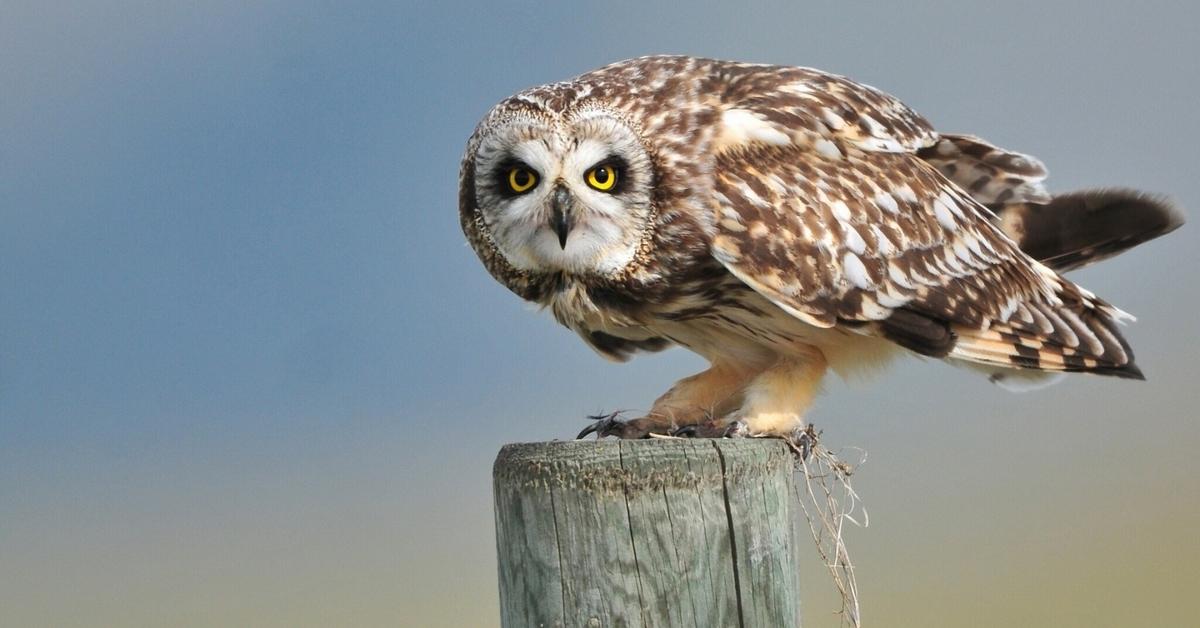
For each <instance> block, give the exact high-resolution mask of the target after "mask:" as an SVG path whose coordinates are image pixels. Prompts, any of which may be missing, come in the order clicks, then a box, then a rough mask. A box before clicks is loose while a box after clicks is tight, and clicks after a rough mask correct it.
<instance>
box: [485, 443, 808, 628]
mask: <svg viewBox="0 0 1200 628" xmlns="http://www.w3.org/2000/svg"><path fill="white" fill-rule="evenodd" d="M792 465H793V458H792V454H791V452H790V450H789V449H788V448H787V446H786V445H784V444H783V443H781V442H779V441H776V440H769V439H761V440H759V439H649V440H627V441H566V442H548V443H528V444H516V445H506V446H505V447H504V448H503V449H501V450H500V455H499V456H497V458H496V465H495V469H494V474H493V477H494V490H495V499H496V545H497V550H498V554H499V568H500V617H501V624H502V625H503V626H505V628H528V627H532V626H539V627H546V628H551V627H554V628H575V627H580V628H584V627H586V628H593V627H596V628H599V627H603V628H609V627H615V626H629V627H640V626H645V627H650V626H656V627H657V626H663V627H669V628H675V627H679V626H694V627H697V628H708V627H718V628H725V627H727V626H735V627H741V628H781V627H790V626H799V625H800V590H799V566H798V564H797V552H796V549H797V543H796V538H795V528H794V525H793V523H794V517H796V516H797V514H798V511H799V508H798V507H797V505H796V504H795V496H794V494H793V481H794V480H793V474H792Z"/></svg>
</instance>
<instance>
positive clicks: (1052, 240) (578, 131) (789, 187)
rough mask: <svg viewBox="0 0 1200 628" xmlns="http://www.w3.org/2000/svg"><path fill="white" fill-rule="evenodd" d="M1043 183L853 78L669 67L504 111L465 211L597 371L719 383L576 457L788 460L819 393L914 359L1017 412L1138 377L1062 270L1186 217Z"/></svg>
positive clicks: (1127, 198)
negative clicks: (612, 445) (629, 369)
mask: <svg viewBox="0 0 1200 628" xmlns="http://www.w3.org/2000/svg"><path fill="white" fill-rule="evenodd" d="M1045 177H1046V171H1045V168H1044V167H1043V165H1042V164H1041V163H1040V162H1039V161H1038V160H1036V159H1034V158H1032V157H1029V156H1026V155H1022V154H1019V153H1015V152H1010V151H1007V150H1004V149H1001V148H999V147H997V146H994V145H992V144H989V143H988V142H986V141H984V140H982V139H980V138H978V137H974V136H971V135H962V134H952V133H939V132H937V131H935V130H934V129H933V128H932V126H931V125H930V124H929V123H928V122H927V121H926V120H925V119H924V118H922V117H921V116H920V115H918V114H917V113H915V112H914V111H912V110H911V109H909V108H908V107H906V106H905V105H904V104H902V103H901V102H900V101H898V100H897V99H895V98H894V97H892V96H889V95H888V94H885V93H883V92H881V91H878V90H876V89H874V88H871V87H868V86H866V85H863V84H860V83H856V82H854V81H851V80H849V79H847V78H845V77H842V76H837V75H834V74H828V73H825V72H821V71H818V70H813V69H808V68H800V67H783V66H772V65H756V64H747V63H737V62H729V61H719V60H712V59H699V58H692V57H683V56H652V57H643V58H638V59H632V60H628V61H623V62H619V63H615V64H612V65H609V66H606V67H603V68H600V69H598V70H594V71H592V72H588V73H586V74H583V75H581V76H578V77H576V78H574V79H572V80H569V81H566V82H561V83H553V84H549V85H543V86H539V87H534V88H531V89H527V90H525V91H522V92H520V93H518V94H516V95H514V96H512V97H509V98H507V99H505V100H503V101H501V102H500V103H499V104H497V105H496V106H495V107H494V108H493V109H492V110H491V111H489V112H488V113H487V114H486V115H485V116H484V118H483V120H482V121H481V122H480V123H479V125H478V127H477V128H476V130H475V132H474V134H473V135H472V136H471V138H470V140H469V141H468V143H467V148H466V154H465V157H464V158H463V161H462V168H461V171H460V177H459V213H460V219H461V223H462V228H463V231H464V233H465V234H466V237H467V240H468V241H469V243H470V245H471V247H472V248H473V249H474V250H475V252H476V253H477V254H478V256H479V259H480V260H481V261H482V262H483V265H484V267H485V268H486V269H487V270H488V272H489V273H491V275H492V276H493V277H494V278H495V279H496V280H498V281H499V282H500V283H502V284H503V285H505V286H506V287H508V289H509V290H511V291H512V292H514V293H516V294H517V295H518V296H520V297H521V298H523V299H525V300H527V301H531V302H534V303H537V304H538V305H540V306H542V307H544V308H546V309H548V310H549V311H550V312H551V313H552V314H553V316H554V318H555V320H557V321H558V322H559V323H561V324H562V325H564V326H566V327H567V328H569V329H571V330H573V331H574V332H575V333H576V334H578V335H579V337H580V338H582V339H583V341H584V342H585V343H587V344H588V345H589V346H590V347H591V348H593V349H594V350H596V352H598V353H599V354H600V355H602V356H604V357H606V358H610V359H613V360H618V361H624V360H626V359H628V358H630V357H631V356H632V355H634V354H636V353H638V352H641V351H659V350H662V349H664V348H667V347H670V346H674V345H679V346H681V347H684V348H686V349H688V350H691V351H693V352H695V353H697V354H699V355H701V356H703V357H704V358H705V359H706V360H707V361H708V362H709V368H707V369H706V370H705V371H703V372H701V373H698V374H696V375H692V376H690V377H686V378H684V379H682V380H679V382H677V383H676V384H675V385H674V386H672V387H671V388H670V390H668V391H667V392H666V393H665V394H663V395H662V396H661V397H659V398H658V399H657V400H656V401H655V402H654V403H653V405H652V407H651V408H650V410H649V411H648V412H647V413H646V414H645V416H642V417H638V418H633V419H629V420H626V419H623V418H620V417H616V416H609V417H605V418H602V419H600V420H598V421H596V422H595V423H594V424H592V425H590V426H589V427H588V428H587V429H585V430H584V432H583V433H582V434H581V435H580V437H583V436H584V435H586V434H589V433H592V432H594V433H596V434H597V435H598V436H599V437H604V436H616V437H620V438H642V437H646V436H648V435H650V434H674V435H687V436H768V437H780V438H785V439H786V438H794V437H795V436H796V435H797V434H799V433H800V430H802V429H804V427H805V425H806V423H805V418H804V417H805V412H806V410H807V408H808V407H809V405H810V404H811V403H812V401H813V398H814V396H815V394H816V393H817V391H818V388H819V386H820V383H821V380H822V377H823V376H824V375H825V373H826V371H828V370H833V371H835V372H837V373H838V374H839V375H842V376H847V375H850V374H854V373H857V372H864V371H870V370H873V369H874V368H875V367H877V366H879V365H881V364H884V363H887V362H888V361H889V360H890V359H892V358H893V357H894V356H896V355H897V354H902V353H909V354H916V355H918V356H925V357H929V358H936V359H940V360H943V361H946V362H951V363H953V364H956V365H960V366H966V367H969V368H972V369H975V370H978V371H980V372H982V373H983V374H985V375H987V376H988V377H989V378H990V379H991V380H992V381H993V382H996V383H998V384H1001V385H1004V386H1007V387H1012V388H1017V389H1020V388H1029V387H1035V386H1038V385H1040V384H1044V383H1045V382H1047V381H1049V380H1050V379H1052V378H1055V377H1056V376H1058V375H1059V374H1061V373H1066V372H1077V373H1092V374H1096V375H1104V376H1111V377H1118V378H1127V379H1143V377H1142V373H1141V371H1140V370H1139V369H1138V367H1137V366H1136V365H1135V363H1134V356H1133V352H1132V351H1131V350H1130V347H1129V344H1128V343H1127V342H1126V341H1125V339H1124V338H1123V337H1122V334H1121V330H1120V328H1119V325H1120V324H1121V323H1123V322H1125V321H1128V320H1132V317H1131V316H1130V315H1128V314H1126V313H1125V312H1123V311H1121V310H1120V309H1118V308H1116V307H1114V306H1113V305H1110V304H1109V303H1108V302H1106V301H1104V300H1102V299H1101V298H1099V297H1098V296H1096V295H1095V294H1092V293H1091V292H1089V291H1088V290H1086V289H1084V288H1082V287H1080V286H1078V285H1076V284H1074V283H1072V282H1071V281H1069V280H1067V279H1065V278H1063V277H1062V275H1061V274H1060V273H1061V272H1064V271H1066V270H1069V269H1073V268H1078V267H1080V266H1082V265H1085V264H1088V263H1091V262H1094V261H1097V260H1099V259H1102V258H1104V257H1107V256H1110V255H1113V254H1115V253H1118V252H1120V251H1123V250H1125V249H1128V248H1129V247H1131V246H1133V245H1136V244H1138V243H1141V242H1144V241H1146V240H1148V239H1151V238H1153V237H1157V236H1158V235H1161V234H1164V233H1166V232H1168V231H1170V230H1172V229H1174V228H1176V227H1178V226H1179V225H1180V224H1181V223H1182V219H1181V217H1180V215H1179V213H1178V212H1177V210H1175V209H1174V208H1173V207H1172V206H1171V205H1170V204H1169V203H1167V202H1166V201H1164V200H1162V199H1160V198H1157V197H1153V196H1149V195H1145V194H1141V193H1138V192H1134V191H1129V190H1095V191H1085V192H1078V193H1073V194H1064V195H1051V194H1049V193H1048V192H1047V191H1046V188H1045V187H1044V185H1043V180H1044V178H1045Z"/></svg>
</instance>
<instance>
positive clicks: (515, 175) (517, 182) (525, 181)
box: [507, 166, 538, 194]
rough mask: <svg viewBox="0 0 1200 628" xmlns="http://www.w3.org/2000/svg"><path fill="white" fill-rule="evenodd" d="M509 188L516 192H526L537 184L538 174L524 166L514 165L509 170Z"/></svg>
mask: <svg viewBox="0 0 1200 628" xmlns="http://www.w3.org/2000/svg"><path fill="white" fill-rule="evenodd" d="M507 180H508V189H510V190H512V191H513V192H514V193H516V194H524V193H526V192H528V191H530V190H532V189H533V188H534V187H536V186H537V183H538V178H537V175H536V174H535V173H534V172H533V171H532V170H530V169H529V168H525V167H522V166H513V167H512V168H510V169H509V170H508V179H507Z"/></svg>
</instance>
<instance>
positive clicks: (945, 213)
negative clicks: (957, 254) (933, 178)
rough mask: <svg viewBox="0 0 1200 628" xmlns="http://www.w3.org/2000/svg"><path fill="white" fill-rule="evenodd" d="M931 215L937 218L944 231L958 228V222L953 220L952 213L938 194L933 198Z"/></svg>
mask: <svg viewBox="0 0 1200 628" xmlns="http://www.w3.org/2000/svg"><path fill="white" fill-rule="evenodd" d="M933 215H934V216H935V217H936V218H937V221H938V224H940V225H942V228H944V229H945V230H946V231H957V230H958V223H957V222H954V213H953V212H951V211H950V208H949V207H947V206H946V204H945V203H943V202H942V198H941V197H940V196H939V197H938V198H935V199H933Z"/></svg>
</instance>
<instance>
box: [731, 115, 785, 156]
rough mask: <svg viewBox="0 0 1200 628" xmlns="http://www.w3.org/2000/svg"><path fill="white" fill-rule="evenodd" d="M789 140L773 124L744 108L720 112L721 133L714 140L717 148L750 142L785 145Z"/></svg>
mask: <svg viewBox="0 0 1200 628" xmlns="http://www.w3.org/2000/svg"><path fill="white" fill-rule="evenodd" d="M791 141H792V140H791V138H790V137H788V135H787V134H786V133H784V132H782V131H780V130H779V129H778V128H777V127H775V125H773V124H771V123H770V122H767V121H766V120H763V119H762V118H760V117H759V116H757V115H755V114H754V113H752V112H750V111H747V110H745V109H730V110H728V111H726V112H725V113H723V114H721V135H720V137H718V138H717V141H716V143H717V146H718V147H719V148H720V147H726V146H736V145H739V144H749V143H752V142H763V143H765V144H771V145H773V146H785V145H787V144H790V143H791Z"/></svg>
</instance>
